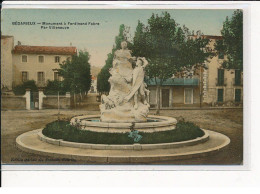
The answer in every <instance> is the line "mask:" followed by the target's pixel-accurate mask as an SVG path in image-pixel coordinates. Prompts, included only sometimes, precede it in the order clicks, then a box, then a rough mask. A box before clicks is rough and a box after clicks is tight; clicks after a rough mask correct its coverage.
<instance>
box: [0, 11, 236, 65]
mask: <svg viewBox="0 0 260 194" xmlns="http://www.w3.org/2000/svg"><path fill="white" fill-rule="evenodd" d="M162 11H167V12H169V13H170V15H171V17H172V18H173V19H175V21H176V22H177V23H178V24H180V25H181V26H182V25H185V26H186V27H188V28H189V29H190V30H191V31H192V30H194V31H195V32H196V31H197V30H201V32H202V33H203V34H205V35H221V34H220V31H221V29H222V25H223V22H224V21H225V19H226V17H227V16H228V17H231V16H232V13H233V12H234V10H232V9H225V10H220V9H218V10H212V9H210V10H202V9H187V10H180V9H171V10H162V9H160V10H159V9H156V10H155V9H132V10H130V9H128V10H126V9H121V10H120V9H115V10H113V9H107V10H104V9H102V10H98V9H82V10H80V9H77V10H71V9H58V10H57V9H3V10H2V12H1V31H2V35H11V36H14V40H15V45H16V44H17V41H20V42H21V43H22V44H23V45H32V46H69V45H70V43H71V44H72V45H73V46H76V47H77V49H78V50H87V51H88V52H89V53H90V55H91V58H90V64H91V65H94V66H98V67H102V66H104V64H105V60H106V58H107V54H108V53H110V52H111V50H112V47H113V44H114V42H115V36H117V35H118V32H119V26H120V24H125V25H126V26H129V27H130V33H131V35H132V36H134V32H135V29H136V26H137V23H138V20H140V21H141V22H142V23H144V24H147V20H148V19H149V18H150V17H151V15H152V13H155V14H159V15H161V13H162ZM16 21H17V22H36V23H37V22H38V23H42V22H62V23H64V22H65V23H66V24H67V25H66V26H69V29H67V30H65V29H56V30H53V29H42V28H41V26H42V25H41V24H37V25H12V22H16ZM68 22H70V23H73V22H82V23H83V22H84V23H85V22H87V23H88V22H92V23H99V25H76V26H75V25H73V26H72V25H68Z"/></svg>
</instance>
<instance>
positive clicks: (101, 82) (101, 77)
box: [97, 24, 132, 93]
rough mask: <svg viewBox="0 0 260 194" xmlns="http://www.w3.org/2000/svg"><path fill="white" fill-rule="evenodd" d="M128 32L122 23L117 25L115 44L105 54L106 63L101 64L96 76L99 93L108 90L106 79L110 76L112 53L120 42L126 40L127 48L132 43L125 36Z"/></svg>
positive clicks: (119, 46)
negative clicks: (117, 31)
mask: <svg viewBox="0 0 260 194" xmlns="http://www.w3.org/2000/svg"><path fill="white" fill-rule="evenodd" d="M128 32H129V30H128V28H127V27H126V26H125V25H124V24H121V25H120V27H119V34H118V35H117V36H116V37H115V45H114V46H113V49H112V51H111V53H109V54H108V55H107V60H106V64H105V65H104V66H103V68H102V69H101V71H100V72H99V74H98V76H97V90H98V91H99V92H101V93H103V92H105V93H107V92H109V91H110V83H109V82H108V79H109V77H110V73H109V69H110V68H112V67H113V65H112V63H113V58H114V53H115V51H116V50H118V49H120V48H121V42H122V41H127V43H128V48H130V49H131V47H132V44H131V43H130V42H129V40H128V38H127V36H128Z"/></svg>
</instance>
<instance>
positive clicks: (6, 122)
mask: <svg viewBox="0 0 260 194" xmlns="http://www.w3.org/2000/svg"><path fill="white" fill-rule="evenodd" d="M57 113H58V111H57V110H40V111H39V110H31V111H24V110H2V111H1V119H2V124H1V127H2V134H1V135H2V162H3V163H4V164H95V163H91V162H87V161H84V160H75V159H69V158H55V157H50V156H40V155H36V154H29V153H25V152H23V151H21V150H19V149H18V148H17V147H16V142H15V139H16V137H17V136H19V135H21V134H22V133H25V132H28V131H31V130H34V129H39V128H44V126H45V125H46V124H47V123H49V122H52V121H55V120H57V119H58V114H57ZM154 113H155V112H154V111H151V112H150V114H151V115H153V114H154ZM82 114H84V115H85V114H86V115H94V114H98V111H84V110H62V111H61V112H60V118H61V119H70V118H71V117H73V116H75V115H82ZM161 116H171V117H174V118H176V119H182V118H183V119H184V120H185V121H190V122H194V123H195V124H197V125H199V126H200V127H201V128H203V129H208V130H212V131H215V132H220V133H222V134H224V135H227V136H228V137H229V138H230V140H231V143H230V145H229V146H228V147H227V149H225V150H223V151H220V152H219V153H217V154H213V155H211V156H205V157H199V158H192V159H183V160H174V161H165V162H151V163H147V164H173V165H214V164H218V165H241V164H243V109H210V110H209V109H208V110H206V109H196V110H161ZM145 164H146V163H145Z"/></svg>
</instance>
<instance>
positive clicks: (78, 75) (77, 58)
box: [58, 51, 91, 94]
mask: <svg viewBox="0 0 260 194" xmlns="http://www.w3.org/2000/svg"><path fill="white" fill-rule="evenodd" d="M89 59H90V55H89V53H88V52H87V51H79V53H78V55H73V56H72V59H71V60H67V61H66V62H64V63H63V64H60V69H59V70H58V72H59V75H60V76H62V77H63V78H64V80H63V81H62V84H63V86H62V87H64V88H67V89H68V90H69V91H70V92H72V93H73V94H82V93H86V92H88V91H89V89H90V86H91V74H90V63H89Z"/></svg>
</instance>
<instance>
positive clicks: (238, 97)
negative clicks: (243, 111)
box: [235, 89, 241, 102]
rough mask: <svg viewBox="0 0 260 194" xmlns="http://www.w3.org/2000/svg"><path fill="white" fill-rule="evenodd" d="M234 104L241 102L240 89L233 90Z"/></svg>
mask: <svg viewBox="0 0 260 194" xmlns="http://www.w3.org/2000/svg"><path fill="white" fill-rule="evenodd" d="M235 102H241V89H235Z"/></svg>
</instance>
